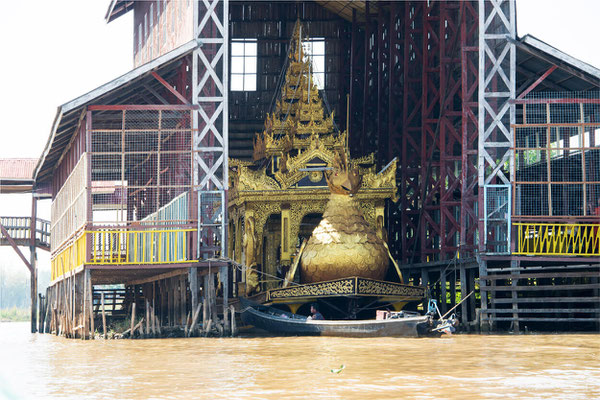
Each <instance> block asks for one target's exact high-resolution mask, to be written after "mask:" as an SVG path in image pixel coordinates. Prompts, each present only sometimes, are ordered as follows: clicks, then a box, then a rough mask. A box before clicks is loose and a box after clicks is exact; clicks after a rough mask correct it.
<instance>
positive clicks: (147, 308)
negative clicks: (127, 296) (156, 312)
mask: <svg viewBox="0 0 600 400" xmlns="http://www.w3.org/2000/svg"><path fill="white" fill-rule="evenodd" d="M146 334H147V335H149V334H150V302H149V301H148V300H146Z"/></svg>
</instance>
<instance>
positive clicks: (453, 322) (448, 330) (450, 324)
mask: <svg viewBox="0 0 600 400" xmlns="http://www.w3.org/2000/svg"><path fill="white" fill-rule="evenodd" d="M457 327H458V318H457V317H456V315H454V314H452V316H451V317H450V318H449V319H448V321H447V323H446V326H444V327H443V329H442V332H443V333H445V334H446V335H452V334H453V333H455V332H456V328H457Z"/></svg>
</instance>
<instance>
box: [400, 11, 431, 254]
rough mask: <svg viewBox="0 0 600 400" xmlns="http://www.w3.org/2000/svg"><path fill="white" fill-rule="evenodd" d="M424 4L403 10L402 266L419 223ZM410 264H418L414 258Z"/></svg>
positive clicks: (413, 241) (415, 235) (412, 246)
mask: <svg viewBox="0 0 600 400" xmlns="http://www.w3.org/2000/svg"><path fill="white" fill-rule="evenodd" d="M424 6H425V3H423V2H414V3H409V2H407V3H405V4H404V7H405V10H404V20H405V22H404V48H403V50H404V53H403V57H402V59H403V64H404V66H403V72H404V91H403V99H402V128H403V132H402V157H401V160H402V167H401V169H400V202H399V203H400V207H399V212H398V213H399V214H400V216H399V217H400V220H401V223H400V236H401V243H402V262H403V263H404V264H407V263H409V262H410V259H411V257H412V256H413V254H414V249H415V241H417V240H418V235H417V233H416V230H417V224H418V219H419V207H420V204H419V181H420V179H421V176H420V166H421V158H420V154H421V101H420V99H421V93H422V92H421V90H422V87H421V80H422V73H421V68H422V60H423V54H422V49H423V46H422V41H423V27H422V21H423V9H424ZM414 261H418V259H417V258H415V260H414Z"/></svg>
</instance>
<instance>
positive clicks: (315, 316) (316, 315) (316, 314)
mask: <svg viewBox="0 0 600 400" xmlns="http://www.w3.org/2000/svg"><path fill="white" fill-rule="evenodd" d="M310 313H311V314H312V315H311V316H309V317H308V318H307V319H309V320H313V319H315V320H316V319H325V318H323V314H321V313H320V312H319V306H318V305H316V304H311V305H310Z"/></svg>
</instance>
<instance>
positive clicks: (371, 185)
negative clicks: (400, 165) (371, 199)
mask: <svg viewBox="0 0 600 400" xmlns="http://www.w3.org/2000/svg"><path fill="white" fill-rule="evenodd" d="M396 168H397V160H396V159H395V158H394V160H392V162H390V163H389V164H388V165H387V166H386V167H385V168H384V169H383V170H381V171H380V172H378V173H376V174H375V173H373V172H369V173H366V174H364V175H363V182H362V187H363V188H366V189H391V190H392V200H393V201H394V202H396V201H398V196H397V187H396Z"/></svg>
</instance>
